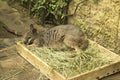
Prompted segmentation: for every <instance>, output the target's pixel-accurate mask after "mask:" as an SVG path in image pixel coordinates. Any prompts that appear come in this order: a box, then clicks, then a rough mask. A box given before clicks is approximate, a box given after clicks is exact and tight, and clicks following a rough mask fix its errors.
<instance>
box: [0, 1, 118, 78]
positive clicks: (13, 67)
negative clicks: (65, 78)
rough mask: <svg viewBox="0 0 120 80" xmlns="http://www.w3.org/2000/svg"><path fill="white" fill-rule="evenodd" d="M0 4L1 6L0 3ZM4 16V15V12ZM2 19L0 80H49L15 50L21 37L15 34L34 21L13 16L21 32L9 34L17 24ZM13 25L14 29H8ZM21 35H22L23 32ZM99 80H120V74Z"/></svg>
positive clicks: (0, 23) (0, 27) (0, 26)
mask: <svg viewBox="0 0 120 80" xmlns="http://www.w3.org/2000/svg"><path fill="white" fill-rule="evenodd" d="M0 3H1V4H2V2H0ZM5 5H7V4H6V3H5V4H4V6H5ZM0 7H1V5H0ZM6 10H7V8H6ZM9 10H10V9H9ZM2 11H4V10H3V9H1V8H0V13H2ZM4 14H6V13H5V11H4ZM0 16H1V14H0ZM17 16H19V15H17ZM2 17H3V18H4V21H2V19H0V80H49V79H48V78H47V77H45V76H44V75H43V74H41V73H40V71H39V70H38V69H36V68H34V66H32V65H31V64H30V63H29V62H27V61H26V60H25V59H24V58H23V57H21V56H20V55H19V54H18V52H17V50H16V42H17V41H20V40H21V38H22V36H20V37H18V36H16V35H15V34H18V33H21V32H22V30H23V26H24V25H26V27H27V26H28V25H29V24H30V23H31V22H34V21H31V20H30V19H29V18H24V20H26V21H27V22H25V21H22V20H21V17H20V16H19V18H17V19H15V18H14V16H13V19H15V20H14V21H15V22H17V21H18V22H19V21H20V22H21V23H20V25H21V26H20V25H19V29H22V30H19V29H18V31H17V30H16V31H17V32H13V33H11V31H14V30H15V29H16V28H17V27H18V26H17V25H18V24H14V21H9V20H10V19H9V15H8V17H7V18H8V19H7V18H5V15H4V16H2ZM6 20H7V22H6ZM7 23H9V24H7ZM13 25H14V27H10V26H13ZM3 26H6V27H7V28H8V29H10V31H7V30H6V29H5V28H4V27H3ZM28 27H29V26H28ZM26 30H27V28H26ZM21 34H24V32H23V33H21ZM101 80H120V72H118V73H116V74H114V75H111V76H108V77H106V78H104V79H101Z"/></svg>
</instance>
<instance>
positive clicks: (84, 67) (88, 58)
mask: <svg viewBox="0 0 120 80" xmlns="http://www.w3.org/2000/svg"><path fill="white" fill-rule="evenodd" d="M27 48H28V49H29V50H30V51H31V52H32V53H33V54H35V55H37V56H38V57H40V59H42V60H43V61H44V62H45V63H47V64H48V65H50V66H51V67H52V68H53V70H56V71H58V72H59V73H60V74H62V75H63V76H65V77H72V76H75V75H78V74H81V73H84V72H87V71H90V70H93V69H95V68H98V67H101V66H103V65H105V64H110V63H111V62H112V61H114V60H115V59H114V58H111V57H112V56H111V55H109V54H105V52H104V51H102V50H100V49H99V48H97V44H96V43H93V44H90V45H89V47H88V49H87V50H86V51H78V52H75V51H60V50H58V51H55V50H54V49H48V48H46V47H33V46H30V47H29V46H27Z"/></svg>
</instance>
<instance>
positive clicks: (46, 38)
mask: <svg viewBox="0 0 120 80" xmlns="http://www.w3.org/2000/svg"><path fill="white" fill-rule="evenodd" d="M24 43H25V44H28V45H29V44H35V45H36V46H48V47H54V46H56V45H60V44H61V43H62V44H63V43H64V44H65V45H66V46H68V47H70V48H74V49H75V50H80V49H82V50H85V49H86V48H87V47H88V44H89V42H88V40H87V37H86V35H85V34H84V33H83V32H82V31H81V30H80V29H79V28H78V27H76V26H74V25H60V26H56V27H54V28H50V29H48V30H46V31H41V32H40V33H38V32H37V30H36V29H35V28H34V27H33V25H30V31H28V32H27V33H26V35H25V37H24Z"/></svg>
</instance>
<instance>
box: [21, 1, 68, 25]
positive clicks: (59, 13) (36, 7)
mask: <svg viewBox="0 0 120 80" xmlns="http://www.w3.org/2000/svg"><path fill="white" fill-rule="evenodd" d="M69 2H70V0H21V3H22V5H24V6H25V7H26V8H28V9H29V12H30V14H32V15H34V16H35V17H38V18H40V21H41V23H42V24H44V23H45V22H51V23H54V24H64V23H65V20H66V19H65V18H66V16H65V15H66V14H67V9H68V8H67V7H68V4H69Z"/></svg>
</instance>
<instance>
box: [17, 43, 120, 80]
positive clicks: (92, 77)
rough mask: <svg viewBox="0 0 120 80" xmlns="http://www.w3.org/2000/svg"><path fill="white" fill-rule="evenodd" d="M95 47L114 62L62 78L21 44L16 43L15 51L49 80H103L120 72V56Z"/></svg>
mask: <svg viewBox="0 0 120 80" xmlns="http://www.w3.org/2000/svg"><path fill="white" fill-rule="evenodd" d="M90 43H94V42H93V41H90ZM97 46H98V47H99V48H100V49H101V50H103V51H106V54H109V55H110V56H112V57H113V58H115V61H113V62H112V63H110V64H106V65H103V66H101V67H98V68H95V69H93V70H91V71H88V72H85V73H82V74H78V75H76V76H73V77H67V78H66V77H64V76H63V75H61V74H60V73H59V72H57V71H55V70H54V69H53V68H52V67H51V66H49V65H48V64H47V63H45V62H44V61H42V59H40V58H39V57H37V56H36V55H34V54H33V53H32V52H31V51H30V50H28V49H27V48H26V47H25V45H23V44H21V42H18V43H17V50H18V53H19V54H20V55H21V56H22V57H24V58H25V59H26V60H27V61H28V62H30V63H31V64H32V65H33V66H34V67H36V68H37V69H39V70H40V72H42V73H43V74H44V75H46V76H47V77H48V78H50V79H51V80H98V79H100V78H103V77H105V76H108V75H111V74H114V73H116V72H119V71H120V56H119V55H117V54H115V53H113V52H111V51H109V50H107V49H106V48H104V47H102V46H100V45H99V44H97Z"/></svg>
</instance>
